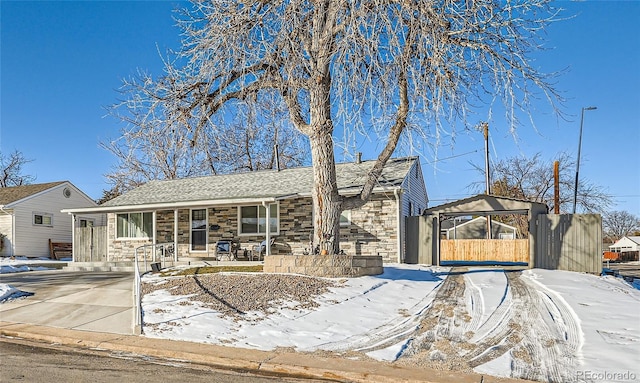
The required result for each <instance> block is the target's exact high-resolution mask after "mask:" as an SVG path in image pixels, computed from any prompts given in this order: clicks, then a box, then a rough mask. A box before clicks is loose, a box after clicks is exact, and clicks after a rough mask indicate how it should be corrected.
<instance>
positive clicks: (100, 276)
mask: <svg viewBox="0 0 640 383" xmlns="http://www.w3.org/2000/svg"><path fill="white" fill-rule="evenodd" d="M133 275H134V274H133V273H118V272H85V271H82V272H77V271H75V272H65V271H36V272H26V273H12V274H0V283H6V284H8V285H11V286H12V287H14V288H16V289H18V290H21V291H23V292H27V293H31V294H33V295H30V296H27V297H23V298H20V299H15V300H10V301H7V302H5V303H2V304H0V320H1V321H3V322H13V323H26V324H35V325H41V326H51V327H62V328H67V329H74V330H85V331H97V332H107V333H115V334H133V328H134V327H133V321H134V302H133Z"/></svg>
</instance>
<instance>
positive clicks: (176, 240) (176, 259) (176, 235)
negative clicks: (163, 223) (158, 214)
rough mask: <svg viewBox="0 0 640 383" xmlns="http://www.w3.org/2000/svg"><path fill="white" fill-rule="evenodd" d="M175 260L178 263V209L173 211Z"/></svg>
mask: <svg viewBox="0 0 640 383" xmlns="http://www.w3.org/2000/svg"><path fill="white" fill-rule="evenodd" d="M173 260H174V261H175V262H178V209H174V210H173Z"/></svg>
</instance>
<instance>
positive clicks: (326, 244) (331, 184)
mask: <svg viewBox="0 0 640 383" xmlns="http://www.w3.org/2000/svg"><path fill="white" fill-rule="evenodd" d="M310 141H311V156H312V163H313V221H314V222H313V229H314V231H313V247H314V248H316V246H319V248H320V251H321V252H322V251H323V250H326V251H327V252H328V253H329V254H337V253H338V251H339V248H340V213H342V208H341V205H342V202H341V197H340V196H339V195H338V187H337V183H336V166H335V159H334V156H333V139H332V136H331V134H328V133H320V134H316V135H313V136H312V137H310Z"/></svg>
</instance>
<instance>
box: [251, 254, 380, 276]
mask: <svg viewBox="0 0 640 383" xmlns="http://www.w3.org/2000/svg"><path fill="white" fill-rule="evenodd" d="M263 271H264V272H265V273H293V274H303V275H312V276H315V277H329V278H335V277H360V276H363V275H378V274H382V271H383V270H382V257H381V256H352V255H270V256H268V257H265V258H264V269H263Z"/></svg>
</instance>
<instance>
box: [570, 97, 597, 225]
mask: <svg viewBox="0 0 640 383" xmlns="http://www.w3.org/2000/svg"><path fill="white" fill-rule="evenodd" d="M596 109H598V108H596V107H595V106H587V107H586V108H582V114H581V115H580V136H579V138H578V161H577V163H576V182H575V184H574V187H573V214H576V205H577V204H578V173H579V172H580V149H581V148H582V123H583V122H584V111H585V110H596Z"/></svg>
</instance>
